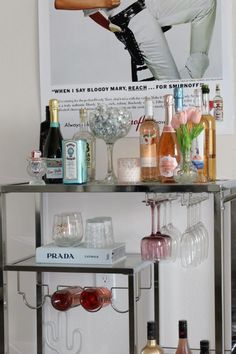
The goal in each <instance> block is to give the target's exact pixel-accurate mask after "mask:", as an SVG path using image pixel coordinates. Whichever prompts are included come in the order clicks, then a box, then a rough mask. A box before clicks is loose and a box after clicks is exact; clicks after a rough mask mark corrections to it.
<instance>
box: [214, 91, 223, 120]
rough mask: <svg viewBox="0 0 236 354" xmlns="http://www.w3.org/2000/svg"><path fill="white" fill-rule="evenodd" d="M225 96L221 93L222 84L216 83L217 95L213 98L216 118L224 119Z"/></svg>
mask: <svg viewBox="0 0 236 354" xmlns="http://www.w3.org/2000/svg"><path fill="white" fill-rule="evenodd" d="M223 107H224V103H223V97H221V95H220V85H219V84H216V92H215V97H214V98H213V108H214V117H215V120H219V121H223V118H224V111H223Z"/></svg>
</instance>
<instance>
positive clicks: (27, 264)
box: [0, 181, 236, 354]
mask: <svg viewBox="0 0 236 354" xmlns="http://www.w3.org/2000/svg"><path fill="white" fill-rule="evenodd" d="M0 192H1V222H2V227H1V229H2V235H1V236H2V248H1V260H2V277H1V284H0V285H1V287H2V289H4V291H3V300H4V303H5V308H4V306H2V308H1V313H2V314H3V317H4V322H5V324H6V326H5V330H3V329H2V331H1V333H0V343H1V344H0V354H6V353H9V350H8V342H7V341H8V334H7V331H8V328H7V316H8V315H7V303H8V298H7V291H5V288H6V286H7V274H8V273H9V272H17V273H20V272H31V273H32V272H34V273H35V274H36V276H37V283H38V284H40V283H42V275H43V273H81V274H82V273H84V274H87V273H88V274H94V273H100V274H102V273H104V274H105V273H106V274H122V275H125V276H127V279H128V308H129V314H128V318H129V319H128V321H129V353H119V354H138V353H137V349H136V329H135V328H136V313H135V311H136V297H137V278H138V275H139V273H140V272H142V271H143V270H144V269H146V268H148V267H151V268H153V278H154V287H153V292H154V312H155V313H154V317H155V318H156V319H157V320H158V316H159V275H158V264H157V263H155V264H154V266H152V265H151V264H150V262H143V261H142V260H141V257H140V255H135V254H129V255H127V257H126V259H125V260H122V261H121V262H117V263H115V264H113V265H112V266H101V265H98V266H88V265H86V266H85V265H79V266H77V265H65V264H63V265H60V264H56V265H55V264H37V263H36V262H35V257H34V256H31V257H25V258H24V259H21V260H19V261H8V256H7V255H8V249H7V247H8V246H9V245H8V240H7V225H6V224H7V222H6V218H7V208H6V204H7V203H6V201H7V198H8V196H9V195H14V193H16V194H31V195H33V196H34V198H35V247H39V246H41V245H42V225H41V221H42V210H43V202H42V200H43V196H44V195H47V196H48V195H50V194H52V193H60V194H66V195H68V194H71V195H72V194H75V193H79V194H80V193H94V195H95V194H96V193H119V194H120V193H158V194H159V193H177V194H178V195H181V194H183V193H208V194H210V195H211V196H212V197H213V208H214V240H215V249H214V259H215V261H214V268H215V274H214V277H215V278H214V284H215V350H214V351H212V353H215V354H222V353H228V352H230V350H229V348H226V346H225V337H226V333H225V311H224V306H225V298H224V288H225V269H224V257H225V255H224V224H225V205H226V203H229V204H228V205H230V206H231V210H230V213H231V218H230V220H231V221H230V224H231V225H230V226H231V234H233V233H234V232H235V230H236V225H235V224H236V223H235V222H234V221H233V220H232V216H233V214H234V212H235V207H236V205H235V203H233V201H234V199H236V182H234V181H219V182H217V183H211V184H202V185H201V184H194V185H180V184H165V185H162V184H159V183H153V184H146V183H140V184H136V185H102V184H94V185H93V184H88V185H82V186H76V185H71V186H63V185H46V186H33V185H28V184H15V185H3V186H1V188H0ZM95 198H96V196H95ZM142 199H143V197H142ZM231 242H232V243H233V242H235V241H234V240H233V238H232V240H231ZM36 294H37V303H40V302H41V300H42V296H43V291H42V288H41V287H39V286H37V287H36ZM0 300H1V299H0ZM158 334H159V333H158ZM42 337H43V332H42V309H41V308H39V309H38V310H37V354H41V353H43V350H42V348H43V345H42V340H43V339H42ZM165 352H166V353H169V354H172V353H174V352H175V348H166V349H165ZM195 352H196V353H197V350H196V351H195V350H193V353H195ZM9 354H11V353H9ZM87 354H90V353H87ZM104 354H106V353H104Z"/></svg>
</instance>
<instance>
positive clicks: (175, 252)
mask: <svg viewBox="0 0 236 354" xmlns="http://www.w3.org/2000/svg"><path fill="white" fill-rule="evenodd" d="M167 205H168V206H169V214H168V217H167ZM161 233H162V234H167V235H169V236H170V237H171V246H172V253H171V260H172V261H173V262H174V261H175V260H176V259H177V258H178V256H179V243H180V239H181V232H180V230H179V229H178V228H177V227H176V226H174V225H173V223H172V200H169V201H167V202H165V203H164V223H163V226H162V228H161Z"/></svg>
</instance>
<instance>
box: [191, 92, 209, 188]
mask: <svg viewBox="0 0 236 354" xmlns="http://www.w3.org/2000/svg"><path fill="white" fill-rule="evenodd" d="M194 106H195V107H196V109H198V110H199V111H201V110H202V91H201V89H195V90H194ZM200 123H201V124H202V125H203V127H204V130H203V131H202V132H201V133H200V134H199V135H198V137H197V138H195V139H194V140H193V141H192V148H191V160H192V163H193V164H194V166H195V167H196V169H197V172H198V179H197V181H196V182H198V183H205V182H207V181H208V152H207V151H208V138H207V133H208V131H209V122H208V119H207V118H206V116H204V115H202V117H201V121H200Z"/></svg>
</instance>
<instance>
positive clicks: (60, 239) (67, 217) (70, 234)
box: [52, 212, 83, 247]
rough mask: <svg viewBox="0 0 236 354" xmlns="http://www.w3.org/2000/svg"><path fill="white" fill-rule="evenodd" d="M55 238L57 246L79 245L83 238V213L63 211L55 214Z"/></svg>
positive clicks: (53, 231)
mask: <svg viewBox="0 0 236 354" xmlns="http://www.w3.org/2000/svg"><path fill="white" fill-rule="evenodd" d="M52 233H53V240H54V242H55V244H56V245H57V246H62V247H68V246H77V245H79V244H80V243H81V241H82V238H83V223H82V216H81V213H78V212H71V213H61V214H56V215H54V221H53V230H52Z"/></svg>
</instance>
